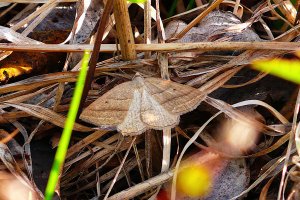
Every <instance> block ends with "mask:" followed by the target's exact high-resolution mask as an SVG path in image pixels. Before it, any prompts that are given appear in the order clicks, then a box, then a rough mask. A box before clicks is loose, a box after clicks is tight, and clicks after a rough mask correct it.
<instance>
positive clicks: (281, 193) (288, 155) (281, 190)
mask: <svg viewBox="0 0 300 200" xmlns="http://www.w3.org/2000/svg"><path fill="white" fill-rule="evenodd" d="M299 101H300V90H299V91H298V97H297V101H296V104H295V109H294V117H293V125H292V132H291V134H290V139H289V144H288V147H287V150H286V154H285V160H284V167H283V169H282V175H281V181H280V186H279V191H278V196H277V199H278V200H280V199H284V189H283V188H284V182H285V180H286V172H287V168H288V165H289V158H290V155H291V151H292V146H293V144H294V138H295V132H296V128H297V117H298V113H299V103H298V102H299Z"/></svg>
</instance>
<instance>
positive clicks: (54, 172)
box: [45, 51, 90, 200]
mask: <svg viewBox="0 0 300 200" xmlns="http://www.w3.org/2000/svg"><path fill="white" fill-rule="evenodd" d="M89 57H90V53H89V52H87V51H86V52H84V56H83V59H82V65H81V70H80V73H79V76H78V80H77V82H76V86H75V91H74V95H73V98H72V101H71V105H70V109H69V112H68V116H67V119H66V122H65V127H64V130H63V133H62V136H61V138H60V141H59V144H58V148H57V151H56V154H55V157H54V162H53V166H52V169H51V171H50V176H49V180H48V183H47V187H46V191H45V199H46V200H52V197H53V194H54V191H55V188H56V185H57V181H58V178H59V174H60V172H61V169H62V166H63V164H64V161H65V157H66V154H67V150H68V146H69V142H70V138H71V134H72V129H73V126H74V122H75V119H76V115H77V112H78V108H79V104H80V99H81V95H82V92H83V88H84V83H85V79H86V74H87V69H88V62H89Z"/></svg>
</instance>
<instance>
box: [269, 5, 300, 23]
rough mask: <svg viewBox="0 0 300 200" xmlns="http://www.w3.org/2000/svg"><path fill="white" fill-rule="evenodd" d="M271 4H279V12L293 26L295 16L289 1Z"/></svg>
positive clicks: (295, 13) (295, 12)
mask: <svg viewBox="0 0 300 200" xmlns="http://www.w3.org/2000/svg"><path fill="white" fill-rule="evenodd" d="M273 2H274V3H276V4H281V5H280V6H279V10H280V11H281V12H282V13H283V14H284V16H285V17H286V18H287V20H288V21H289V22H290V23H291V24H294V22H295V19H296V15H297V11H296V9H295V8H294V5H293V4H292V3H291V2H290V1H284V2H283V1H282V0H273Z"/></svg>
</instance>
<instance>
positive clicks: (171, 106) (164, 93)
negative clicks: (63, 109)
mask: <svg viewBox="0 0 300 200" xmlns="http://www.w3.org/2000/svg"><path fill="white" fill-rule="evenodd" d="M145 85H146V87H147V90H148V92H149V94H150V95H151V96H152V97H153V98H155V99H156V100H157V101H158V103H160V104H161V105H162V106H163V107H164V108H165V109H166V110H168V111H169V112H170V113H173V114H177V115H181V114H184V113H187V112H189V111H192V110H194V109H195V108H196V107H197V106H198V105H199V104H200V103H201V102H202V101H203V99H204V98H205V96H206V95H205V94H203V93H202V92H200V91H199V90H197V89H196V88H193V87H191V86H187V85H182V84H179V83H176V82H172V81H170V80H162V79H158V78H147V79H145Z"/></svg>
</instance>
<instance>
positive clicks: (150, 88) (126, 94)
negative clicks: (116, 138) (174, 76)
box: [80, 73, 205, 136]
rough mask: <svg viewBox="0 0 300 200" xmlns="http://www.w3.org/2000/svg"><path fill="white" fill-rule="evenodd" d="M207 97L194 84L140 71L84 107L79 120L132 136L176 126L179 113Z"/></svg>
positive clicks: (190, 109)
mask: <svg viewBox="0 0 300 200" xmlns="http://www.w3.org/2000/svg"><path fill="white" fill-rule="evenodd" d="M204 98H205V95H204V94H203V93H202V92H200V91H199V90H197V89H195V88H193V87H190V86H187V85H182V84H179V83H175V82H172V81H170V80H163V79H160V78H143V77H142V76H140V75H139V74H138V73H137V74H136V75H135V77H134V78H133V80H132V81H129V82H125V83H122V84H120V85H117V86H116V87H114V88H113V89H111V90H110V91H108V92H107V93H105V94H104V95H102V96H101V97H99V98H98V99H97V100H96V101H94V102H93V103H92V104H91V105H89V106H88V107H87V108H85V109H84V111H83V112H82V114H81V115H80V119H82V120H83V121H86V122H89V123H91V124H94V125H97V126H100V127H116V128H117V130H118V131H119V132H121V133H122V134H123V135H124V136H127V135H129V136H133V135H138V134H141V133H143V132H144V131H146V130H147V129H156V130H162V129H164V128H173V127H174V126H175V125H177V124H178V123H179V118H180V115H182V114H184V113H187V112H189V111H192V110H194V109H195V108H196V107H197V106H198V105H199V104H200V103H201V101H202V100H203V99H204Z"/></svg>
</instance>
